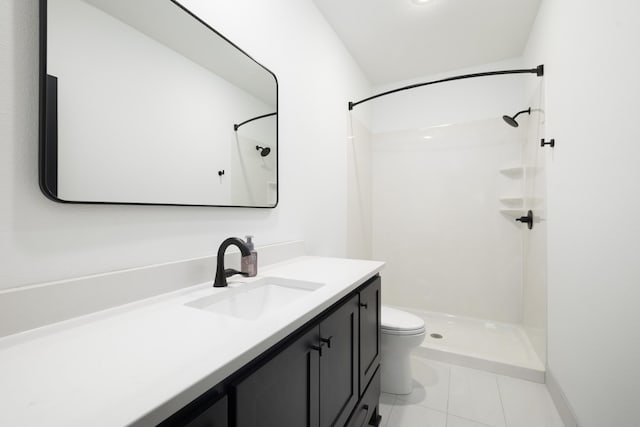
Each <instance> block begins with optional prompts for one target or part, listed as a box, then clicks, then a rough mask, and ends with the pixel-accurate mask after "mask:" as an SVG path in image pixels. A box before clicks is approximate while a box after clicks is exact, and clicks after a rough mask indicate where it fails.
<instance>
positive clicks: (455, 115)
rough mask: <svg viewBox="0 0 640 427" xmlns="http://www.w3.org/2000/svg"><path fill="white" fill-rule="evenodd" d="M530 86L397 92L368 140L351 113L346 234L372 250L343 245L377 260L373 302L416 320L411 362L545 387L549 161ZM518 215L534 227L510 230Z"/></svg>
mask: <svg viewBox="0 0 640 427" xmlns="http://www.w3.org/2000/svg"><path fill="white" fill-rule="evenodd" d="M533 70H537V69H533ZM533 70H531V71H533ZM472 74H473V75H475V74H478V73H472ZM439 80H441V81H450V80H447V79H439ZM531 80H532V79H531V77H527V76H517V75H512V76H503V75H495V76H490V77H487V78H486V79H474V80H473V81H465V82H452V83H447V84H446V85H439V86H437V90H436V87H431V88H419V89H416V90H412V91H406V92H403V93H402V94H394V95H393V96H390V97H386V98H385V99H380V100H376V102H375V103H373V104H374V105H373V106H372V107H371V108H372V110H371V117H372V119H371V126H370V128H367V127H366V126H365V125H364V124H363V123H362V121H361V120H360V119H359V118H358V117H357V116H355V115H354V114H353V113H352V114H351V121H352V126H351V131H350V132H351V134H350V135H349V139H348V144H350V145H351V149H350V150H349V153H350V156H349V164H350V167H351V170H350V175H349V182H350V185H349V192H348V194H349V199H350V202H349V208H350V214H349V221H348V230H349V232H348V236H349V238H350V239H353V238H357V237H358V236H360V237H362V236H364V235H366V234H367V232H368V233H370V235H369V236H367V237H369V242H370V244H369V245H368V248H367V249H368V250H363V245H362V244H360V245H353V244H351V245H350V244H349V242H348V243H347V247H348V249H349V252H350V253H349V256H353V257H365V258H366V257H371V258H373V259H379V260H384V261H386V262H387V266H386V268H385V270H384V272H383V273H384V278H383V303H384V304H386V305H389V306H395V307H398V308H401V309H403V310H406V311H409V312H412V313H414V314H416V315H418V316H420V317H422V318H423V319H424V320H425V324H426V329H427V336H426V338H425V340H424V342H423V344H422V345H421V346H420V348H419V350H418V352H417V353H418V355H419V356H420V355H422V356H424V357H428V358H430V359H436V360H442V361H447V362H451V363H457V364H462V365H465V366H470V367H476V368H481V369H485V370H491V371H494V372H496V373H501V374H505V375H511V376H516V377H520V378H525V379H529V380H533V381H538V382H543V381H544V371H545V353H546V349H545V342H546V336H545V330H546V278H545V272H546V226H545V218H546V210H545V199H546V191H545V189H546V175H545V163H544V162H545V158H546V151H547V150H549V149H548V148H543V147H541V146H540V139H541V138H543V137H544V136H545V135H544V114H543V109H542V108H541V107H542V105H543V100H542V94H543V92H544V91H543V90H542V85H543V79H535V82H531ZM420 86H421V85H419V84H414V85H413V87H420ZM445 86H446V87H445ZM387 92H390V93H394V92H393V91H387ZM356 105H357V104H356ZM529 106H531V107H530V108H529ZM523 107H524V109H523ZM512 111H518V113H517V114H515V115H509V114H508V115H505V114H504V113H507V112H512ZM505 122H506V123H505ZM366 162H370V168H369V169H366V168H364V169H365V173H363V172H362V170H363V167H362V164H363V163H366ZM369 196H370V197H369ZM368 197H369V198H368ZM363 201H368V203H369V204H368V205H367V206H363ZM367 208H368V209H367ZM529 210H531V211H532V212H533V223H532V226H533V227H532V229H529V228H528V227H527V225H525V224H523V223H522V222H518V221H517V220H520V221H526V214H527V211H529ZM362 224H370V226H369V228H368V229H367V230H366V231H362ZM365 240H366V239H365Z"/></svg>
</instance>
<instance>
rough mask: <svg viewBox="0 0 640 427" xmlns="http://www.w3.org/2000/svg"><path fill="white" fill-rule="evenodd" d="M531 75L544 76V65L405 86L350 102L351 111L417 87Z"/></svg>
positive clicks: (466, 75)
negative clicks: (477, 78) (484, 78)
mask: <svg viewBox="0 0 640 427" xmlns="http://www.w3.org/2000/svg"><path fill="white" fill-rule="evenodd" d="M529 73H531V74H535V75H537V76H538V77H541V76H543V75H544V65H538V66H537V67H536V68H528V69H521V70H501V71H487V72H484V73H473V74H463V75H461V76H454V77H447V78H446V79H440V80H434V81H431V82H425V83H416V84H412V85H409V86H404V87H401V88H398V89H393V90H388V91H386V92H382V93H379V94H377V95H373V96H370V97H368V98H364V99H361V100H360V101H357V102H349V110H353V107H355V106H356V105H358V104H362V103H363V102H367V101H371V100H372V99H376V98H380V97H381V96H386V95H391V94H392V93H396V92H400V91H403V90H408V89H414V88H416V87H422V86H429V85H433V84H436V83H444V82H451V81H453V80H463V79H471V78H474V77H486V76H498V75H502V74H529Z"/></svg>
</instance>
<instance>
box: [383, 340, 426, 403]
mask: <svg viewBox="0 0 640 427" xmlns="http://www.w3.org/2000/svg"><path fill="white" fill-rule="evenodd" d="M424 336H425V334H420V335H409V336H407V335H387V334H382V342H381V350H382V357H381V360H380V371H381V373H380V374H381V375H380V376H381V379H380V381H381V386H382V392H383V393H390V394H409V393H411V391H412V390H413V377H412V375H411V351H412V350H413V349H414V348H416V347H417V346H419V345H420V343H422V341H423V340H424Z"/></svg>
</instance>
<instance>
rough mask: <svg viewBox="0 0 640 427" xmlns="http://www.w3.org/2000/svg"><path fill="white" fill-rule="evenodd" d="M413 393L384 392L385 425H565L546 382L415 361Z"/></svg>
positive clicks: (432, 426) (424, 426) (381, 405)
mask: <svg viewBox="0 0 640 427" xmlns="http://www.w3.org/2000/svg"><path fill="white" fill-rule="evenodd" d="M412 367H413V377H414V382H413V391H412V392H411V394H408V395H404V396H395V395H391V394H383V395H382V397H381V399H380V413H381V415H382V423H381V424H380V426H381V427H564V424H563V423H562V421H561V419H560V416H559V415H558V412H557V411H556V408H555V406H554V405H553V402H552V401H551V397H550V396H549V393H548V392H547V389H546V387H545V386H544V385H543V384H538V383H533V382H529V381H524V380H520V379H516V378H511V377H505V376H502V375H496V374H492V373H489V372H485V371H479V370H476V369H470V368H463V367H460V366H454V365H449V364H446V363H441V362H435V361H431V360H427V359H423V358H418V357H415V358H413V359H412Z"/></svg>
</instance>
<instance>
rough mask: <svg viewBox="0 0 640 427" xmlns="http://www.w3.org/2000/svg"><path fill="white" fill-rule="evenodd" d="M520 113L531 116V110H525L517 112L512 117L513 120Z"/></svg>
mask: <svg viewBox="0 0 640 427" xmlns="http://www.w3.org/2000/svg"><path fill="white" fill-rule="evenodd" d="M522 113H527V114H531V108H527V109H526V110H522V111H518V112H517V113H516V115H515V116H513V117H512V119H513V120H515V119H517V118H518V116H519V115H520V114H522Z"/></svg>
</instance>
